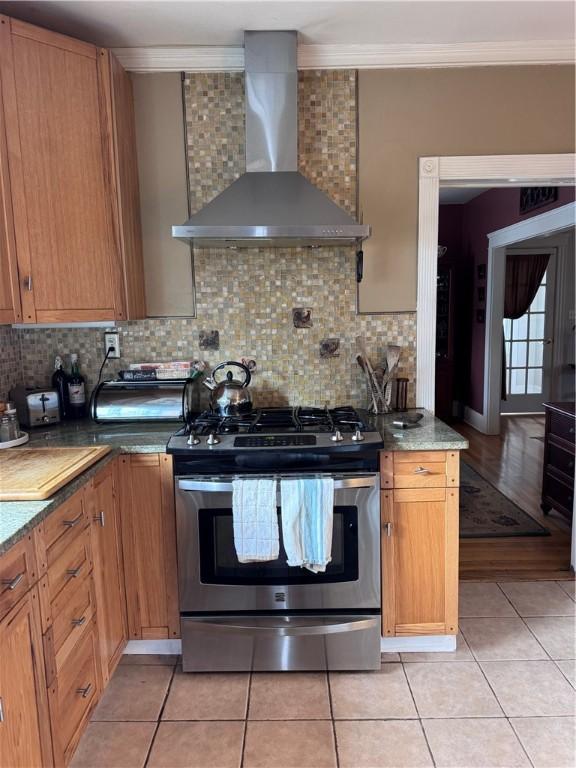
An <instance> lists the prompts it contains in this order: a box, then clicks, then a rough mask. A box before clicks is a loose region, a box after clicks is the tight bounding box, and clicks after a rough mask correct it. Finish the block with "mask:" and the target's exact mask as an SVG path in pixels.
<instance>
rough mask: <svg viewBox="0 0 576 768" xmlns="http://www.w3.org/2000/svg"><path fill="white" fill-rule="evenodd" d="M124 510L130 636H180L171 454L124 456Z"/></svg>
mask: <svg viewBox="0 0 576 768" xmlns="http://www.w3.org/2000/svg"><path fill="white" fill-rule="evenodd" d="M120 509H121V519H122V546H123V550H124V572H125V579H126V606H127V612H128V635H129V637H130V638H131V639H143V640H146V639H163V638H173V637H179V636H180V626H179V613H178V581H177V574H176V519H175V509H174V484H173V478H172V457H171V456H166V455H165V454H140V455H137V454H131V455H125V456H122V457H121V458H120Z"/></svg>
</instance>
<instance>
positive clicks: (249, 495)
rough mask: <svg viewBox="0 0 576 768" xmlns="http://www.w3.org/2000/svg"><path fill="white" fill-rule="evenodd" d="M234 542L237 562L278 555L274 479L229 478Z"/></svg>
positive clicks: (267, 558)
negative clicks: (230, 482) (230, 481)
mask: <svg viewBox="0 0 576 768" xmlns="http://www.w3.org/2000/svg"><path fill="white" fill-rule="evenodd" d="M232 518H233V523H234V546H235V548H236V554H237V556H238V560H239V561H240V562H241V563H258V562H266V561H267V560H277V559H278V550H279V544H278V513H277V511H276V480H274V479H270V478H251V477H249V478H242V479H236V480H233V481H232Z"/></svg>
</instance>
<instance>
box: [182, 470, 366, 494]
mask: <svg viewBox="0 0 576 768" xmlns="http://www.w3.org/2000/svg"><path fill="white" fill-rule="evenodd" d="M275 479H277V480H281V479H282V478H275ZM285 479H286V480H288V479H292V478H289V477H286V478H285ZM377 482H378V475H377V474H372V475H358V476H356V477H342V478H334V490H335V491H343V490H345V489H347V488H374V487H375V486H376V484H377ZM178 488H179V490H181V491H205V492H207V493H232V488H233V486H232V482H231V481H230V480H228V479H226V480H223V479H222V480H221V479H216V480H211V479H206V480H204V479H200V478H199V479H193V478H187V477H183V478H179V479H178Z"/></svg>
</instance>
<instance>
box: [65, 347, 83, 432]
mask: <svg viewBox="0 0 576 768" xmlns="http://www.w3.org/2000/svg"><path fill="white" fill-rule="evenodd" d="M70 362H71V363H72V372H71V373H70V377H69V379H68V401H69V410H70V418H71V419H81V418H83V417H84V416H86V382H85V381H84V376H82V374H81V373H80V366H79V364H78V355H74V354H72V355H70Z"/></svg>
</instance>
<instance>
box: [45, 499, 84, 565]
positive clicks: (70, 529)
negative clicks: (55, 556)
mask: <svg viewBox="0 0 576 768" xmlns="http://www.w3.org/2000/svg"><path fill="white" fill-rule="evenodd" d="M87 525H88V516H87V515H86V510H85V509H84V492H83V490H80V491H78V492H77V493H75V494H74V495H73V496H71V497H70V498H69V499H67V500H66V501H65V502H64V503H63V504H62V505H61V506H60V507H58V509H56V510H55V511H54V512H52V514H50V515H48V517H47V518H46V520H45V521H44V541H45V544H46V549H47V550H50V548H51V547H52V546H54V545H55V544H56V543H61V542H62V541H70V540H71V539H72V538H73V537H74V536H75V535H76V533H77V532H78V530H80V528H85V527H86V526H87Z"/></svg>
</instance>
